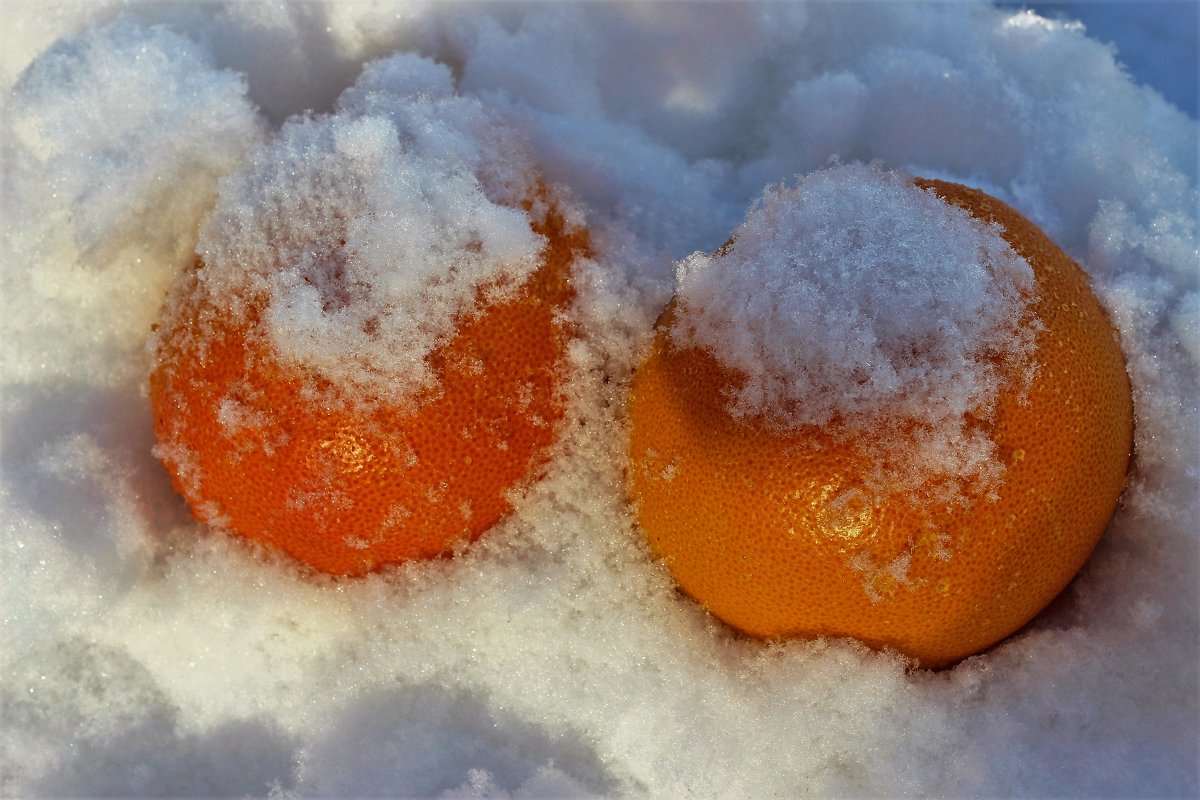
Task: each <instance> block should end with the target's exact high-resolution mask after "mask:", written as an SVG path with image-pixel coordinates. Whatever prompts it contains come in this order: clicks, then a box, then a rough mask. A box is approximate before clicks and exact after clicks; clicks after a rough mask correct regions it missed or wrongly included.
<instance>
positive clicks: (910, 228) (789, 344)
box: [670, 164, 1037, 492]
mask: <svg viewBox="0 0 1200 800" xmlns="http://www.w3.org/2000/svg"><path fill="white" fill-rule="evenodd" d="M677 269H678V274H677V277H676V281H675V284H676V294H675V298H676V304H677V314H676V316H675V321H674V323H673V325H672V326H671V329H670V330H671V335H672V340H673V342H674V344H675V345H676V346H679V347H688V346H698V347H701V348H704V349H705V350H708V351H709V352H712V353H714V354H715V355H716V356H717V359H718V361H719V362H720V363H721V364H722V366H723V367H725V368H726V369H728V370H731V371H732V373H733V374H735V375H736V376H737V377H738V383H737V388H736V390H735V392H734V394H733V396H732V397H731V398H730V404H729V405H730V412H731V413H732V414H733V415H734V416H735V417H737V418H740V419H743V420H766V421H767V423H768V424H770V425H772V426H773V427H777V428H782V429H785V430H795V429H797V428H800V427H803V426H819V427H821V428H824V429H826V430H829V431H831V432H832V433H834V434H835V435H836V436H837V437H839V438H844V439H846V440H853V441H856V442H859V443H860V446H863V447H865V448H866V450H867V451H868V452H872V451H875V452H880V453H886V452H892V453H893V456H894V460H896V461H899V462H901V463H902V466H901V468H900V469H899V470H898V471H897V474H893V475H889V476H888V480H889V481H892V482H893V483H895V484H897V485H899V486H903V487H904V488H905V489H907V490H909V491H912V490H916V489H919V488H920V487H921V486H922V485H924V484H925V483H926V482H928V481H929V480H931V479H932V478H935V477H946V476H951V475H957V476H959V477H962V478H965V479H967V480H971V481H972V482H979V483H982V484H983V486H981V487H979V488H978V489H977V491H980V492H987V491H989V489H988V488H987V487H988V486H990V485H992V484H994V482H995V480H996V479H997V478H998V473H1000V472H1001V471H1002V465H1000V464H999V463H998V462H997V459H996V457H995V454H994V453H993V452H992V450H993V449H994V448H993V447H992V445H991V443H990V442H989V441H988V439H987V437H986V436H984V435H983V434H982V433H979V432H976V433H974V434H972V433H971V432H970V431H968V430H967V426H966V416H965V415H966V414H968V413H971V414H973V415H975V416H977V417H979V418H981V419H991V418H993V415H994V413H995V406H996V402H997V398H998V396H999V393H1000V391H1001V386H1002V384H1003V383H1004V381H1005V380H1006V379H1008V380H1011V377H1010V376H1021V375H1023V374H1031V373H1032V371H1033V370H1034V369H1036V364H1035V363H1034V362H1033V360H1032V355H1033V349H1034V342H1035V337H1036V333H1037V331H1036V327H1035V325H1034V324H1033V321H1032V319H1031V314H1032V312H1031V311H1030V304H1031V303H1032V302H1034V301H1035V300H1036V297H1035V293H1034V281H1033V269H1032V268H1031V267H1030V266H1029V264H1028V262H1026V261H1025V259H1023V258H1021V257H1020V256H1019V255H1017V254H1016V252H1014V251H1013V249H1012V248H1011V247H1010V246H1009V245H1008V244H1007V243H1006V242H1005V241H1004V240H1003V239H1002V238H1001V236H1000V231H999V230H998V229H997V228H996V227H995V226H991V227H989V226H986V225H984V224H982V223H979V222H977V221H976V220H974V219H973V218H972V217H971V216H970V215H969V214H967V213H966V212H965V211H963V210H962V209H959V208H957V207H954V206H950V205H948V204H947V203H945V202H943V201H942V200H941V199H940V198H938V197H937V195H935V194H934V193H933V192H932V191H929V190H923V189H920V188H918V187H916V186H915V185H913V183H912V178H911V176H908V175H903V174H899V173H895V172H885V171H883V170H882V169H880V168H879V167H878V166H868V165H862V164H851V165H844V166H843V165H838V166H834V167H832V168H829V169H825V170H818V171H817V172H813V173H811V174H809V175H807V176H805V177H804V178H802V179H800V180H799V181H798V182H797V183H796V185H794V186H791V185H787V186H776V187H768V188H767V190H766V193H765V195H764V197H763V198H762V200H761V202H759V203H756V205H755V206H754V207H753V208H752V209H751V211H750V212H749V214H748V215H747V217H746V221H745V222H744V223H742V224H741V225H740V226H739V227H738V228H737V229H736V230H735V231H734V232H733V234H732V235H731V237H730V241H729V243H728V245H726V246H723V247H722V248H721V249H720V250H719V251H717V253H716V254H714V255H709V254H707V253H694V254H692V255H690V256H688V257H687V258H685V259H683V260H681V261H680V262H679V263H678V268H677ZM1016 390H1017V391H1020V387H1019V386H1018V387H1016ZM914 428H915V429H916V430H919V431H922V432H923V433H922V434H919V435H918V436H916V437H913V436H912V433H911V432H912V430H913V429H914ZM895 453H901V454H902V455H900V456H899V457H895V455H894V454H895Z"/></svg>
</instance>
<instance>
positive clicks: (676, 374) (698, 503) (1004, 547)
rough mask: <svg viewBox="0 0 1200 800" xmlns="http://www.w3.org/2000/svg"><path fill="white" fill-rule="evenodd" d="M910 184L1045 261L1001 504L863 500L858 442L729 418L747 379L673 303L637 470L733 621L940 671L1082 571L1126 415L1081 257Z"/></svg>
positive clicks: (1127, 404) (655, 358) (1004, 412)
mask: <svg viewBox="0 0 1200 800" xmlns="http://www.w3.org/2000/svg"><path fill="white" fill-rule="evenodd" d="M918 184H919V185H920V186H922V187H924V188H927V189H932V190H933V191H935V192H936V193H937V194H938V195H939V196H941V197H942V198H943V199H944V200H945V201H947V202H950V203H953V204H955V205H957V206H960V207H961V208H963V209H965V210H966V211H967V212H968V213H970V214H971V215H972V216H974V217H976V218H977V219H979V220H982V221H987V222H991V221H995V222H998V223H999V224H1000V226H1002V231H1001V233H1002V235H1003V237H1004V238H1005V240H1006V241H1008V243H1009V244H1010V245H1011V246H1012V247H1013V249H1014V250H1016V252H1017V253H1019V254H1020V255H1021V256H1023V257H1024V258H1025V259H1026V260H1027V261H1028V262H1029V263H1030V265H1031V266H1032V267H1033V270H1034V273H1035V280H1036V288H1037V293H1038V298H1037V300H1036V301H1035V302H1034V303H1033V306H1032V312H1033V314H1034V316H1035V317H1036V319H1037V320H1038V322H1039V323H1040V324H1041V326H1042V327H1041V330H1039V331H1038V333H1037V344H1036V350H1035V352H1034V354H1033V358H1034V361H1035V362H1036V365H1037V366H1036V373H1035V375H1034V378H1033V382H1032V385H1030V386H1029V387H1028V391H1027V392H1024V391H1022V390H1023V389H1024V384H1023V383H1022V381H1021V380H1020V377H1019V376H1008V377H1007V379H1006V383H1005V386H1006V388H1004V389H1002V391H1001V395H1000V397H999V398H998V403H997V411H996V414H995V417H994V420H993V421H992V422H991V423H987V428H986V430H987V434H988V435H989V436H990V438H991V439H992V441H993V442H994V443H995V445H996V450H997V453H998V458H999V459H1001V460H1002V462H1003V464H1004V466H1005V468H1006V469H1005V472H1004V475H1003V478H1002V483H1001V485H1000V488H999V492H998V495H999V496H998V498H993V499H988V498H982V497H968V502H967V503H966V504H960V505H957V506H952V507H938V506H936V505H934V504H927V505H922V504H921V503H918V502H913V501H912V499H911V498H910V497H907V496H904V495H902V494H901V493H899V492H898V491H893V492H892V493H891V494H886V493H885V494H883V495H882V496H879V495H870V494H868V492H867V490H866V486H865V483H864V480H865V476H866V475H867V471H868V469H869V468H870V467H871V466H872V464H873V462H870V461H868V459H867V457H866V456H865V455H864V454H863V453H861V452H859V451H858V450H856V448H855V446H854V444H853V443H852V442H851V443H847V442H844V441H839V440H838V439H836V438H835V437H833V436H832V435H830V433H828V432H826V431H823V430H821V429H820V428H816V427H807V428H800V429H798V430H796V431H794V432H790V433H786V434H780V433H779V432H778V430H777V429H771V428H769V427H768V426H766V425H765V424H760V423H756V422H753V421H751V422H746V421H739V420H735V419H734V418H732V417H731V416H730V414H729V413H728V412H727V410H726V397H727V395H728V392H729V391H730V389H731V388H733V387H736V386H737V385H738V381H739V376H738V375H737V374H734V373H732V372H730V371H729V370H727V369H726V368H725V367H723V366H722V365H721V364H720V363H719V362H718V361H717V360H716V358H715V357H714V356H713V355H712V354H711V353H709V352H707V351H704V350H701V349H697V348H685V349H680V348H676V347H675V346H674V345H673V344H672V342H671V339H670V336H669V328H670V324H671V321H672V320H673V315H674V313H675V310H674V306H672V307H671V308H669V309H668V310H667V312H665V314H664V317H663V319H662V320H660V323H659V326H658V328H659V330H658V334H657V337H656V339H655V341H654V344H653V347H652V350H651V352H650V355H649V356H648V358H647V359H646V361H645V362H644V363H643V364H642V365H641V367H640V369H639V370H638V372H637V374H636V376H635V378H634V382H633V388H632V395H631V398H630V406H629V414H630V420H631V426H632V438H631V442H630V451H629V452H630V459H631V464H630V469H629V473H628V480H629V487H630V494H631V498H632V500H633V503H634V505H635V508H636V510H637V513H638V518H639V520H640V522H641V526H642V528H643V529H644V531H645V533H646V535H647V537H648V539H649V543H650V547H651V549H652V551H653V552H654V553H655V554H656V555H657V556H659V557H661V558H662V559H663V560H664V562H665V563H666V565H667V567H668V568H669V569H670V571H671V572H672V573H673V575H674V576H675V578H676V580H677V581H678V583H679V585H680V587H681V588H682V589H683V591H685V592H686V593H687V594H689V595H691V596H692V597H693V598H695V599H696V600H698V601H699V602H700V603H702V604H703V605H704V606H706V607H707V608H708V609H709V611H711V612H712V613H713V614H714V615H716V616H717V617H719V618H720V619H722V620H724V621H725V622H727V623H728V624H730V625H731V626H733V627H734V628H736V629H738V630H740V631H743V632H744V633H747V634H751V635H753V636H758V637H766V638H777V637H794V636H803V637H816V636H847V637H854V638H856V639H859V640H861V641H863V642H865V643H867V644H869V645H872V646H875V647H891V648H894V649H896V650H898V651H900V652H901V653H904V654H906V655H908V656H911V657H913V658H915V659H916V660H917V661H918V662H919V663H920V664H921V665H922V666H926V667H937V666H943V665H947V664H951V663H954V662H956V661H958V660H960V659H962V658H965V657H966V656H969V655H971V654H973V653H977V652H979V651H981V650H983V649H984V648H987V647H989V646H990V645H992V644H994V643H995V642H998V641H999V640H1001V639H1003V638H1004V637H1006V636H1008V635H1009V634H1011V633H1013V632H1014V631H1016V630H1017V629H1018V628H1020V627H1021V626H1022V625H1024V624H1025V623H1026V622H1028V621H1029V620H1030V619H1031V618H1032V617H1033V616H1034V615H1035V614H1037V613H1038V612H1039V611H1040V610H1041V609H1042V608H1044V607H1045V606H1046V604H1047V603H1049V602H1050V600H1051V599H1053V598H1054V596H1055V595H1057V594H1058V593H1059V592H1060V591H1062V589H1063V588H1064V587H1065V586H1066V585H1067V583H1068V582H1069V581H1070V580H1071V578H1072V577H1073V576H1074V575H1075V573H1076V572H1077V571H1078V570H1079V569H1080V567H1081V566H1082V565H1083V563H1084V561H1085V560H1086V559H1087V557H1088V555H1089V554H1090V553H1091V551H1092V549H1093V548H1094V547H1095V545H1096V542H1097V541H1098V539H1099V537H1100V535H1101V533H1102V532H1103V530H1104V528H1105V527H1106V525H1107V524H1108V521H1109V519H1110V518H1111V517H1112V514H1113V512H1114V509H1115V507H1116V503H1117V500H1118V497H1119V495H1120V493H1121V490H1122V487H1123V484H1124V480H1125V474H1126V469H1127V466H1128V462H1129V457H1130V452H1131V449H1132V435H1133V416H1132V413H1133V410H1132V401H1131V397H1130V386H1129V380H1128V377H1127V376H1126V372H1125V365H1124V360H1123V358H1122V355H1121V350H1120V347H1119V345H1118V342H1117V338H1116V334H1115V332H1114V330H1113V327H1112V325H1111V324H1110V323H1109V321H1108V319H1107V317H1106V315H1105V313H1104V311H1103V309H1102V308H1101V307H1100V305H1099V303H1098V302H1097V300H1096V298H1095V296H1094V295H1093V294H1092V292H1091V290H1090V289H1089V287H1088V284H1087V279H1086V277H1085V275H1084V273H1083V271H1082V270H1081V269H1080V268H1079V266H1078V265H1077V264H1075V263H1074V262H1073V261H1072V260H1071V259H1070V258H1069V257H1068V256H1067V255H1066V254H1065V253H1064V252H1063V251H1062V250H1060V249H1059V248H1058V247H1057V246H1056V245H1055V244H1054V243H1053V242H1051V241H1050V240H1049V239H1048V238H1047V237H1046V235H1045V234H1044V233H1042V231H1041V230H1040V229H1039V228H1038V227H1037V226H1035V225H1034V224H1033V223H1031V222H1029V221H1028V220H1027V219H1025V218H1024V217H1022V216H1021V215H1020V214H1018V213H1017V212H1016V211H1014V210H1013V209H1012V208H1010V207H1008V206H1007V205H1005V204H1003V203H1001V202H999V201H998V200H996V199H994V198H992V197H990V196H988V195H986V194H984V193H982V192H979V191H976V190H973V189H969V188H967V187H964V186H959V185H957V184H951V183H944V182H940V181H918ZM760 422H761V421H760ZM872 498H873V499H872Z"/></svg>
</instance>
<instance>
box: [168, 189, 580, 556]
mask: <svg viewBox="0 0 1200 800" xmlns="http://www.w3.org/2000/svg"><path fill="white" fill-rule="evenodd" d="M543 194H544V193H543ZM540 199H542V200H548V199H549V198H548V197H542V198H540ZM544 205H548V206H549V210H548V211H547V212H546V213H545V215H544V219H542V220H540V221H537V220H535V221H534V222H533V229H534V230H535V232H537V233H539V234H542V235H543V236H545V237H546V240H547V244H546V247H545V249H544V250H543V254H542V264H541V266H540V267H539V268H538V269H537V270H536V271H535V272H534V274H533V275H532V276H531V277H530V278H529V279H528V280H527V281H526V282H525V284H524V285H523V286H521V287H520V289H519V290H518V291H517V292H516V294H515V295H510V296H508V297H507V298H506V299H498V300H493V301H488V300H487V299H486V291H485V289H486V287H484V288H481V289H479V290H478V305H479V306H480V307H481V310H479V311H478V312H476V313H475V314H472V315H465V316H463V317H461V318H459V319H458V320H457V321H456V328H455V332H454V335H453V337H452V338H451V339H450V340H449V341H448V342H446V343H445V344H444V345H441V346H440V347H438V348H437V349H435V350H434V351H433V352H432V353H431V354H430V356H429V357H428V362H427V363H428V364H429V366H430V367H431V369H432V371H433V373H434V375H435V376H436V377H437V379H438V381H437V384H438V385H437V387H436V388H435V389H433V390H430V391H427V392H425V393H424V394H421V395H419V396H418V397H417V398H416V399H415V400H413V401H412V402H408V403H404V404H390V403H388V402H387V401H386V399H385V400H383V401H380V402H374V403H370V404H366V405H364V404H362V403H355V402H353V401H352V400H351V398H349V397H348V396H340V397H339V394H338V387H335V386H331V385H330V384H329V382H328V381H327V380H324V379H322V378H320V377H319V376H316V375H314V374H311V373H310V372H308V371H305V370H304V369H302V368H299V367H292V366H285V365H283V364H282V363H281V362H280V360H279V359H277V358H276V356H275V354H274V353H273V352H272V349H271V347H270V345H269V344H268V343H267V342H266V337H264V336H261V335H255V334H256V331H255V326H256V325H257V324H258V320H259V317H260V316H261V313H262V311H263V308H262V304H261V303H257V304H254V303H252V307H251V308H250V309H249V312H248V313H247V314H246V315H244V316H240V317H235V316H234V315H233V313H232V312H230V311H229V310H228V308H229V307H230V306H231V303H230V301H229V298H221V297H210V296H207V295H206V294H205V292H203V291H202V290H201V282H200V281H199V280H198V278H197V276H198V274H199V271H200V270H203V269H205V266H204V264H203V263H201V262H197V263H196V265H195V268H194V269H193V270H192V271H191V272H190V273H189V274H188V275H186V276H184V278H183V280H182V281H181V283H180V284H179V285H177V286H176V287H175V289H174V291H176V292H180V293H183V297H184V302H183V304H182V310H181V311H180V312H178V313H176V314H174V315H173V316H172V317H171V318H170V319H168V320H166V321H165V322H164V323H163V326H162V329H161V330H160V333H159V337H158V342H157V352H156V363H155V365H154V368H153V372H152V373H151V375H150V402H151V406H152V409H153V413H154V429H155V433H156V434H157V436H158V440H159V448H158V453H159V454H160V457H161V458H162V460H163V463H164V465H165V466H166V468H167V470H168V471H169V472H170V473H171V476H172V481H173V484H174V486H175V489H176V490H177V491H178V492H180V493H181V494H182V495H183V496H184V497H185V498H186V499H187V501H188V504H189V505H190V507H191V510H192V513H193V515H194V516H196V517H197V518H198V519H199V520H201V521H202V522H208V523H211V524H213V525H214V526H216V527H218V528H222V529H225V530H228V531H230V532H232V533H236V534H240V535H242V536H244V537H247V538H248V539H252V540H254V541H256V542H259V543H262V544H265V545H268V546H270V547H273V548H277V549H278V550H282V551H283V552H285V553H287V554H289V555H290V556H292V557H293V558H295V559H296V560H298V561H300V562H303V563H304V564H307V565H310V566H311V567H314V568H315V569H317V570H319V571H321V572H325V573H331V574H334V575H359V574H362V573H366V572H368V571H371V570H374V569H376V568H378V567H379V566H381V565H384V564H389V563H394V562H400V561H405V560H408V559H416V558H429V557H434V556H439V555H443V554H448V553H451V552H453V551H454V550H455V548H457V547H459V546H461V545H462V544H465V543H467V542H470V541H472V540H474V539H475V538H477V537H478V536H479V535H480V534H481V533H483V532H484V531H486V530H487V529H488V528H489V527H490V526H492V525H493V524H495V523H496V521H497V520H499V519H500V518H501V517H502V516H504V515H505V514H506V513H507V512H508V511H509V510H510V501H509V495H510V493H511V492H512V491H513V490H515V489H519V488H520V487H521V486H522V485H524V484H525V483H527V482H528V481H530V480H531V479H532V478H534V477H535V476H536V474H537V472H538V470H539V468H540V467H541V466H542V465H543V463H544V459H545V456H546V451H547V448H548V447H549V446H550V445H551V443H552V442H553V440H554V437H555V432H556V426H557V425H558V423H559V422H560V420H561V419H562V417H563V408H564V397H563V394H562V386H561V382H562V381H561V370H562V369H563V366H564V365H563V360H564V355H565V348H566V345H567V342H568V339H569V330H568V328H567V326H566V324H565V323H564V322H563V321H562V314H561V312H562V311H563V309H564V308H565V307H566V306H567V305H568V304H569V302H570V301H571V299H572V298H573V289H572V287H571V282H570V279H571V268H572V264H573V263H574V262H575V261H576V259H578V258H579V257H580V256H581V255H582V254H584V253H585V252H586V251H587V249H588V236H587V233H586V231H584V230H582V229H577V228H570V227H569V226H568V225H567V224H566V222H565V221H564V219H563V217H562V216H561V214H560V213H559V212H558V211H557V208H556V206H555V205H554V204H553V203H545V204H544ZM532 207H533V203H527V204H526V209H527V210H529V209H530V208H532ZM329 397H333V398H334V399H333V400H332V401H330V400H329V399H328V398H329ZM376 400H378V398H376Z"/></svg>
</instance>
